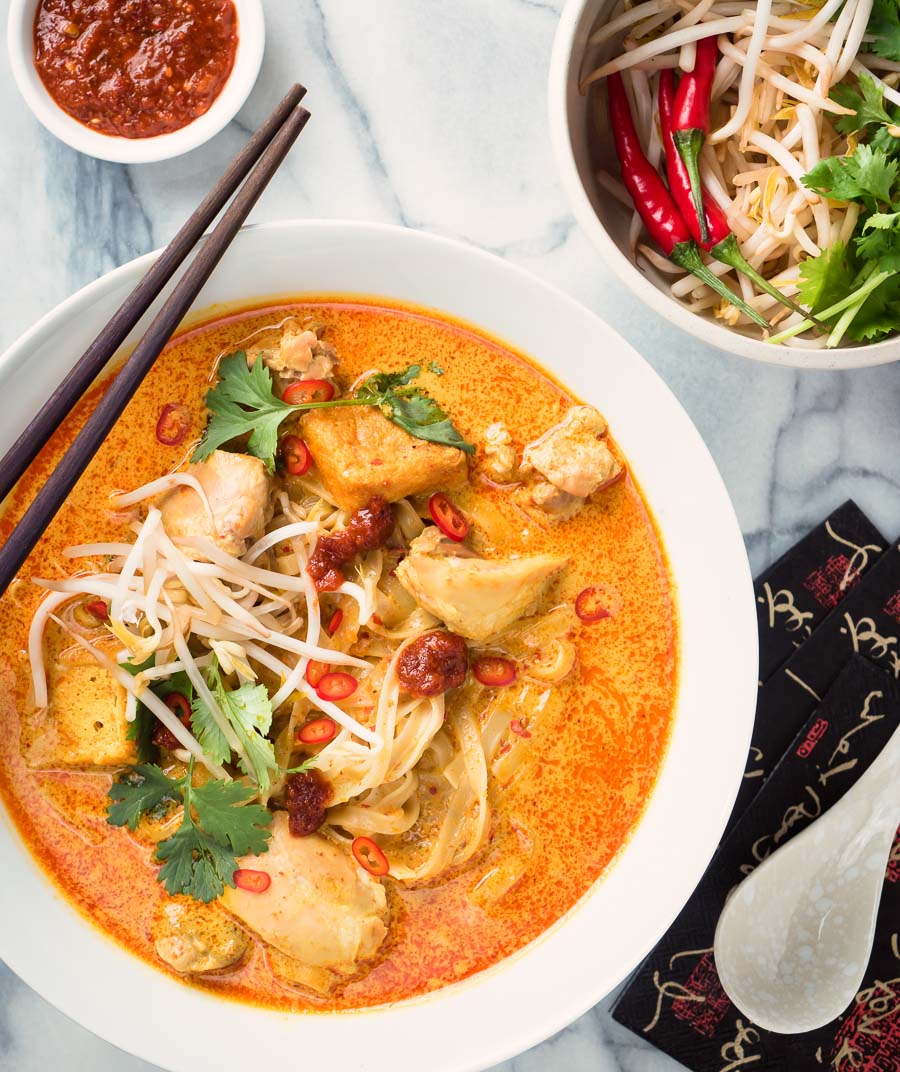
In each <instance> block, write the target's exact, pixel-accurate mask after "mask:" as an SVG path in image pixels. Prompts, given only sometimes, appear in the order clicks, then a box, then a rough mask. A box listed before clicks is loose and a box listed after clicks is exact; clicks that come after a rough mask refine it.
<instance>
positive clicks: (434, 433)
mask: <svg viewBox="0 0 900 1072" xmlns="http://www.w3.org/2000/svg"><path fill="white" fill-rule="evenodd" d="M421 371H422V369H421V366H419V365H410V366H409V367H408V368H406V369H404V370H403V371H402V372H392V373H377V374H376V375H374V376H370V377H369V379H367V380H366V381H365V383H363V384H362V386H361V387H360V388H359V390H358V391H357V392H356V395H355V396H354V397H352V398H336V399H332V400H331V401H328V402H305V403H301V404H299V405H291V404H290V403H288V402H284V401H283V400H282V399H280V398H277V397H276V396H275V393H274V391H273V390H272V374H271V373H270V371H269V369H268V368H267V367H266V365H265V364H264V363H263V362H262V361H255V362H254V363H253V365H252V367H250V366H248V365H247V355H246V353H245V352H244V351H243V350H238V351H237V352H236V353H233V354H230V355H229V356H228V357H226V358H224V359H223V361H222V362H221V364H220V365H219V379H218V382H217V383H216V385H215V386H214V387H213V388H211V390H209V391H208V392H207V395H206V408H207V409H208V410H209V413H210V420H209V424H208V425H207V428H206V431H205V432H204V434H203V439H202V440H201V442H200V445H199V446H198V447H197V449H196V451H195V452H194V456H193V460H194V461H198V462H199V461H203V460H204V459H206V458H208V457H209V456H210V455H211V454H212V453H213V451H214V450H217V449H218V448H219V447H221V446H224V444H226V443H230V442H231V441H232V440H235V439H242V438H244V437H247V446H246V450H247V453H249V454H252V455H253V456H254V457H256V458H260V459H262V461H263V462H265V464H266V467H267V468H268V469H269V471H270V472H274V469H275V453H276V451H277V449H278V429H279V427H280V426H281V423H282V422H283V421H284V420H285V419H286V418H287V417H288V416H289V415H290V414H292V413H303V412H305V411H307V410H313V409H332V408H335V407H337V406H377V407H378V408H379V409H380V410H381V412H382V413H383V414H384V415H385V417H387V419H388V420H390V421H393V422H394V424H396V425H398V426H399V427H400V428H402V429H403V430H404V431H406V432H408V433H409V434H410V435H411V436H415V437H416V438H417V439H425V440H428V441H429V442H431V443H438V444H440V445H442V446H447V447H456V448H458V449H459V450H462V451H465V452H466V453H467V454H471V453H473V452H474V450H475V447H474V445H473V444H471V443H467V442H466V441H465V440H464V439H463V438H462V436H461V435H460V434H459V432H458V431H457V430H456V428H454V426H453V423H452V422H451V420H450V418H449V417H448V416H447V414H446V413H444V411H443V410H442V409H441V407H440V405H439V404H438V403H437V402H436V401H435V400H434V399H433V398H432V397H431V396H430V395H427V394H426V393H425V392H424V391H423V390H422V389H421V388H420V387H416V386H411V384H412V381H413V380H415V379H416V378H417V377H418V376H419V374H420V372H421Z"/></svg>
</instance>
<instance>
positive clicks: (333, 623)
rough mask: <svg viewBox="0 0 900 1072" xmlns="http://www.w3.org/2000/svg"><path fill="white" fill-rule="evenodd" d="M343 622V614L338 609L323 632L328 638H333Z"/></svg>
mask: <svg viewBox="0 0 900 1072" xmlns="http://www.w3.org/2000/svg"><path fill="white" fill-rule="evenodd" d="M343 620H344V612H343V611H342V610H341V608H340V607H338V608H337V610H336V611H335V612H334V614H332V616H331V617H330V618H329V619H328V625H326V626H325V632H326V633H327V634H328V635H329V636H334V634H335V633H336V632H337V631H338V629H340V627H341V622H342V621H343Z"/></svg>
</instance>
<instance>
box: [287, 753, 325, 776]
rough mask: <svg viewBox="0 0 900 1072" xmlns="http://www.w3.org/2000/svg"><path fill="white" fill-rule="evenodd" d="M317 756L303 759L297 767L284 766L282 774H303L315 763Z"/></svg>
mask: <svg viewBox="0 0 900 1072" xmlns="http://www.w3.org/2000/svg"><path fill="white" fill-rule="evenodd" d="M318 758H319V757H318V756H310V757H309V759H304V760H303V762H302V763H301V764H300V765H299V766H297V767H286V768H285V769H284V770H283V771H282V772H281V773H282V774H305V773H306V772H307V771H308V770H312V768H313V767H314V766H315V765H316V762H317V760H318Z"/></svg>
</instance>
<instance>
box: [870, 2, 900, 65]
mask: <svg viewBox="0 0 900 1072" xmlns="http://www.w3.org/2000/svg"><path fill="white" fill-rule="evenodd" d="M866 30H867V32H868V33H870V34H872V35H873V37H874V38H875V40H874V41H873V42H872V51H873V52H875V53H876V54H877V55H879V56H884V57H885V58H886V59H889V60H895V61H900V4H898V3H897V0H875V3H874V4H873V5H872V14H871V15H870V16H869V24H868V26H867V27H866Z"/></svg>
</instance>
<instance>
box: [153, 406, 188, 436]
mask: <svg viewBox="0 0 900 1072" xmlns="http://www.w3.org/2000/svg"><path fill="white" fill-rule="evenodd" d="M190 430H191V411H190V410H189V409H188V407H187V406H185V405H184V404H183V403H182V402H167V403H166V404H165V405H164V406H163V408H162V409H161V410H160V411H159V419H158V420H157V422H156V438H157V439H158V440H159V441H160V443H162V444H163V446H166V447H177V446H178V444H179V443H183V442H184V440H185V438H186V437H187V434H188V432H189V431H190Z"/></svg>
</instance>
